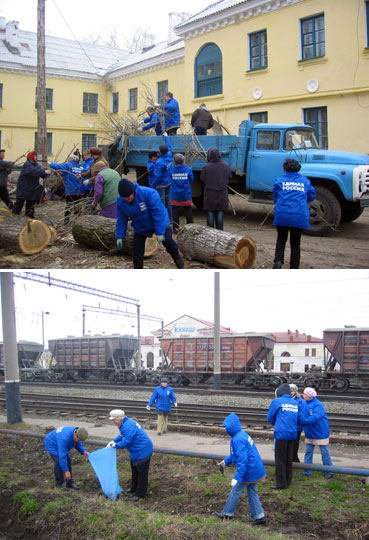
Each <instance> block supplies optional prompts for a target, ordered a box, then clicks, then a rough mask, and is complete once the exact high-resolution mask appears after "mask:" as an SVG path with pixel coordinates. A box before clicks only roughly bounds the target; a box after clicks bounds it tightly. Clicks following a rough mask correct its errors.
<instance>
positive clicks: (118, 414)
mask: <svg viewBox="0 0 369 540" xmlns="http://www.w3.org/2000/svg"><path fill="white" fill-rule="evenodd" d="M118 418H124V411H122V410H121V409H113V410H112V411H110V413H109V420H117V419H118Z"/></svg>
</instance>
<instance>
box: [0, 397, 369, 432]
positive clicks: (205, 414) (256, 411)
mask: <svg viewBox="0 0 369 540" xmlns="http://www.w3.org/2000/svg"><path fill="white" fill-rule="evenodd" d="M146 404H147V401H137V400H117V399H110V398H107V399H97V398H86V397H74V396H72V397H71V396H50V395H45V394H24V393H22V409H23V412H26V411H29V412H32V413H36V414H45V413H47V414H53V413H54V414H58V415H62V416H66V415H74V416H83V417H91V418H96V417H97V418H99V417H100V418H101V417H103V418H107V416H108V413H109V411H110V410H111V409H117V408H119V409H123V410H124V411H125V413H126V414H127V415H128V416H132V417H135V418H138V419H140V420H141V421H142V420H148V419H153V418H155V417H156V415H155V411H154V410H152V411H147V410H146ZM5 407H6V399H5V395H0V408H1V409H2V410H5ZM230 412H235V413H236V414H237V415H238V416H239V418H240V420H241V423H242V425H243V426H251V427H258V428H263V427H265V428H267V429H272V428H271V426H270V424H269V423H268V421H267V418H266V415H267V409H260V408H252V407H237V406H234V405H232V406H226V407H225V406H219V405H211V406H209V405H199V404H196V405H193V404H180V406H179V407H178V409H176V410H175V411H173V413H172V420H173V421H176V422H181V423H184V424H196V425H199V424H203V425H214V424H218V425H219V426H221V425H222V422H223V420H224V418H225V417H226V416H227V415H228V414H229V413H230ZM328 418H329V423H330V427H331V431H332V432H346V433H356V434H358V433H361V434H365V435H367V434H368V433H369V418H368V416H367V415H353V414H328Z"/></svg>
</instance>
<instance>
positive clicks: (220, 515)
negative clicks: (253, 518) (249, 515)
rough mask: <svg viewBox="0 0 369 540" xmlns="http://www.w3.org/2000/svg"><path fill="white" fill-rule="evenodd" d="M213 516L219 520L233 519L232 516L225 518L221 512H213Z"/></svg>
mask: <svg viewBox="0 0 369 540" xmlns="http://www.w3.org/2000/svg"><path fill="white" fill-rule="evenodd" d="M214 516H216V517H217V518H219V519H233V516H226V515H225V514H223V512H214Z"/></svg>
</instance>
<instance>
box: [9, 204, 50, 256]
mask: <svg viewBox="0 0 369 540" xmlns="http://www.w3.org/2000/svg"><path fill="white" fill-rule="evenodd" d="M51 238H52V233H51V231H50V227H49V226H48V225H46V223H44V222H43V221H40V220H38V219H28V218H26V217H23V216H18V215H15V214H12V213H11V212H10V211H9V210H8V209H7V208H1V209H0V248H8V249H13V250H14V251H20V252H21V253H24V254H25V255H34V254H35V253H40V251H42V250H44V249H45V248H46V247H47V246H48V245H49V244H50V242H51Z"/></svg>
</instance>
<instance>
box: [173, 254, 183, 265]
mask: <svg viewBox="0 0 369 540" xmlns="http://www.w3.org/2000/svg"><path fill="white" fill-rule="evenodd" d="M173 261H174V262H175V265H176V267H177V268H184V261H183V259H182V257H181V256H180V254H179V253H178V254H177V255H176V256H175V257H173Z"/></svg>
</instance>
